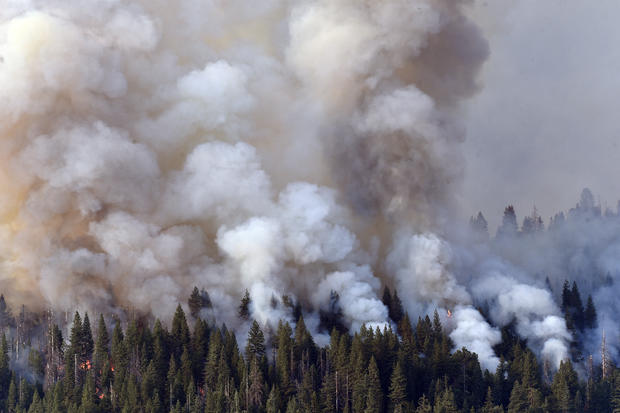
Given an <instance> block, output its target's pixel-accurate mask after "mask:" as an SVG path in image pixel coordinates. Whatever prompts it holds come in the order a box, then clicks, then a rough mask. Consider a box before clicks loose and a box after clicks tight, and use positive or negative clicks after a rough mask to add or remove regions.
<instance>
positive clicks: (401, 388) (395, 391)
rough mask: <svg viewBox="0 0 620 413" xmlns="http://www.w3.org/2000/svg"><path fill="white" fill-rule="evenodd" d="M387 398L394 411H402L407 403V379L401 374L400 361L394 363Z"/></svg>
mask: <svg viewBox="0 0 620 413" xmlns="http://www.w3.org/2000/svg"><path fill="white" fill-rule="evenodd" d="M389 398H390V405H391V407H392V409H393V410H394V411H396V410H397V409H402V408H403V406H404V404H405V402H406V401H407V378H406V377H405V374H404V373H403V369H402V367H401V364H400V361H398V362H396V366H395V367H394V370H393V371H392V377H391V379H390V394H389Z"/></svg>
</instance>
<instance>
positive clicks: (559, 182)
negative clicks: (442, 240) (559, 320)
mask: <svg viewBox="0 0 620 413" xmlns="http://www.w3.org/2000/svg"><path fill="white" fill-rule="evenodd" d="M618 11H620V4H619V3H618V2H615V1H611V0H601V1H595V2H591V1H571V2H565V1H560V0H551V1H545V2H540V1H535V0H525V1H520V2H516V3H515V2H509V1H504V0H501V1H493V2H478V3H477V4H476V5H475V6H473V11H472V15H473V16H474V17H473V18H474V20H475V21H476V22H477V23H478V24H479V25H480V26H481V28H482V31H483V33H484V36H485V37H486V39H487V41H488V42H489V47H490V56H489V58H488V60H487V61H486V63H485V65H484V67H483V69H482V72H481V75H480V78H479V80H480V84H481V86H482V87H481V91H480V93H479V94H478V95H476V96H474V97H473V98H472V99H471V100H470V101H469V102H468V104H467V108H466V112H467V113H466V115H465V119H464V122H465V125H466V128H467V139H466V141H465V144H464V148H463V149H464V154H465V158H466V164H467V167H466V170H467V172H466V175H465V182H464V185H463V187H462V203H461V205H462V213H463V215H464V217H467V216H469V215H473V214H474V213H476V212H477V211H479V210H482V211H483V213H484V214H485V216H486V217H487V219H488V221H489V230H490V232H491V233H492V234H494V233H495V230H496V228H497V223H498V222H499V220H500V219H501V214H502V211H503V208H504V207H505V206H506V205H507V204H514V205H515V208H516V210H517V214H518V218H519V223H521V221H522V219H523V216H524V215H528V214H529V213H530V212H531V211H532V208H533V206H534V205H535V206H536V207H537V209H538V211H539V213H540V214H541V216H542V217H543V219H544V220H545V224H548V220H549V217H550V216H552V215H553V214H554V213H555V212H558V211H560V210H567V209H569V208H571V207H574V205H575V203H576V202H577V201H578V197H579V193H580V191H581V190H582V189H583V188H584V187H589V188H590V189H591V190H592V192H593V193H594V196H595V197H596V198H597V200H599V199H600V202H601V204H602V206H603V209H604V208H605V207H609V208H611V209H612V210H614V211H615V209H616V202H617V200H618V199H619V198H620V181H619V180H618V179H616V176H617V172H618V159H619V156H620V146H619V144H618V141H619V138H620V125H619V122H618V107H619V106H620V94H619V93H618V91H620V76H619V75H620V48H619V47H618V40H619V39H620V27H619V26H618V24H617V15H618Z"/></svg>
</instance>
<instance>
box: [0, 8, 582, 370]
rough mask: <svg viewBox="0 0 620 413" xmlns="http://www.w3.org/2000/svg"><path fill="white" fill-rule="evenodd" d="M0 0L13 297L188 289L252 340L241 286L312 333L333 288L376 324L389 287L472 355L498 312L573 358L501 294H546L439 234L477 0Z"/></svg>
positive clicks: (140, 297) (541, 345)
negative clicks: (201, 292)
mask: <svg viewBox="0 0 620 413" xmlns="http://www.w3.org/2000/svg"><path fill="white" fill-rule="evenodd" d="M5 3H6V6H7V7H3V8H2V11H0V56H1V59H0V61H1V63H0V98H2V101H3V102H10V104H5V105H2V106H0V136H1V137H2V139H1V140H0V160H1V161H2V163H1V165H2V166H1V167H0V258H1V259H2V261H1V263H2V266H1V269H0V279H1V281H2V282H1V284H0V286H1V287H2V288H3V289H4V290H7V291H11V297H13V299H14V300H15V301H19V302H28V303H30V304H32V305H35V306H37V305H38V306H39V307H48V306H51V307H55V308H57V309H59V310H73V309H75V307H78V308H80V309H87V310H91V311H113V312H116V313H122V309H137V310H138V311H146V312H148V313H150V314H152V315H153V316H154V317H160V318H166V317H169V316H170V315H171V314H173V312H174V308H175V307H176V305H177V303H178V302H185V299H186V297H187V296H188V295H189V293H190V291H191V289H192V288H193V286H194V285H197V286H198V287H200V288H205V289H207V290H208V292H209V296H210V298H211V301H212V304H213V309H212V312H213V314H212V315H213V317H214V318H215V319H218V320H222V321H225V322H226V323H227V325H228V326H231V327H233V328H235V329H236V331H237V332H238V334H239V335H240V337H242V336H243V334H244V332H246V331H247V328H248V323H247V322H246V321H243V320H239V318H238V317H236V307H237V305H238V302H239V299H240V297H241V295H242V294H243V291H244V289H245V288H247V289H248V290H249V292H250V294H251V296H252V304H251V306H250V310H251V317H253V318H255V319H257V320H258V321H259V322H260V323H261V324H263V325H266V326H270V327H274V325H273V324H274V323H277V320H278V319H285V320H288V321H290V322H292V323H294V322H295V321H296V320H293V319H292V317H293V315H292V311H291V309H290V307H289V306H287V304H286V302H285V301H288V302H289V303H290V302H291V301H293V302H295V303H300V304H301V305H302V307H303V308H304V311H305V316H306V317H307V325H308V326H309V327H310V328H311V329H312V330H313V333H315V335H316V337H317V338H318V339H319V341H320V340H323V339H325V336H324V335H323V334H322V333H324V332H322V331H320V328H319V326H320V322H319V315H318V314H319V312H320V311H329V310H330V306H333V297H335V296H336V295H335V294H337V297H338V304H339V306H340V309H341V310H342V319H343V322H344V323H345V324H346V326H347V327H349V328H352V329H357V328H359V327H360V326H361V325H363V324H367V325H372V326H387V325H388V324H389V323H390V321H389V320H388V311H387V309H386V307H385V306H384V305H383V303H382V302H381V301H380V300H379V298H378V294H379V293H380V290H381V288H382V286H384V285H393V286H396V287H397V288H398V289H399V294H401V296H402V297H403V301H404V304H405V307H406V309H407V310H408V311H409V313H410V316H411V317H412V318H414V317H416V316H419V315H423V314H426V313H429V312H431V311H432V310H433V309H434V308H439V309H440V310H441V313H442V314H446V313H447V310H453V311H454V316H453V320H451V321H450V322H449V323H446V325H449V327H448V328H451V329H452V333H451V337H452V339H453V340H454V341H455V343H456V344H457V346H468V347H469V348H471V349H472V350H474V351H476V352H478V354H479V356H480V358H481V362H482V364H483V366H484V367H487V368H489V369H493V368H494V366H495V365H496V364H497V356H496V355H495V354H494V353H493V350H492V347H493V346H494V345H495V344H497V343H498V341H499V337H500V336H499V330H498V328H497V327H495V326H492V325H491V323H490V322H493V323H494V324H496V325H503V324H504V323H506V322H508V321H507V320H508V318H510V317H516V318H517V320H518V329H519V333H520V334H522V335H523V336H524V337H526V338H528V339H530V345H531V346H532V347H533V348H535V350H536V351H538V352H539V353H540V354H542V355H544V356H545V357H547V358H549V359H550V360H551V361H553V362H554V363H556V364H557V363H559V360H560V359H561V358H563V357H565V355H566V351H565V349H566V343H567V342H568V341H569V339H570V336H569V335H567V333H566V332H565V330H563V329H562V328H561V325H562V321H563V320H561V318H559V317H558V311H557V308H556V307H555V306H554V305H553V300H551V301H550V302H549V303H548V305H546V306H543V308H540V309H537V310H536V311H532V310H531V309H525V308H523V307H520V306H518V305H515V303H516V302H517V301H518V300H516V299H515V296H518V295H519V294H529V293H532V292H534V293H536V294H539V295H540V296H541V297H542V298H544V299H545V300H547V299H549V300H550V299H551V297H550V296H548V293H547V292H546V291H544V290H540V291H539V289H537V288H538V287H535V286H531V285H529V284H527V283H524V282H523V281H522V280H520V278H519V277H520V276H518V275H514V273H515V272H518V270H516V269H514V268H512V267H509V266H505V267H504V269H503V270H502V271H501V272H500V273H501V277H503V278H501V280H500V279H499V278H497V277H499V276H497V277H496V275H495V273H494V272H487V270H486V267H485V266H484V265H482V263H484V262H487V261H489V260H493V259H494V258H493V257H494V256H495V255H494V254H497V253H496V252H491V251H489V250H484V249H483V248H482V249H476V248H477V247H464V246H461V245H460V244H459V243H458V242H453V240H451V236H450V230H449V223H450V222H452V218H453V216H454V214H455V208H456V202H455V201H456V200H455V197H454V193H455V191H456V189H457V188H458V187H459V186H460V184H461V176H462V174H463V166H464V161H463V156H462V151H461V143H462V141H463V139H464V132H465V130H464V125H463V122H462V116H461V115H462V112H461V110H462V106H463V104H464V102H465V101H466V100H467V99H469V98H470V97H471V96H473V95H474V94H475V93H476V92H477V91H478V89H479V86H480V85H479V83H478V81H477V74H478V71H479V70H480V68H481V65H482V64H483V62H484V61H485V59H486V58H487V56H488V53H489V50H488V45H487V43H486V41H485V40H484V39H483V37H482V35H481V33H480V31H479V30H478V28H477V27H476V26H475V25H474V23H472V21H471V20H469V19H468V18H467V17H466V15H465V11H464V7H465V6H466V5H467V4H468V2H466V1H454V0H443V1H442V0H440V1H437V0H417V1H409V0H407V1H405V0H393V1H370V0H364V1H352V0H337V1H334V0H329V1H328V0H299V1H284V0H282V1H276V0H273V1H265V2H261V3H260V5H258V6H257V5H252V6H251V7H250V6H248V4H246V2H243V1H232V2H226V3H225V4H224V3H212V2H211V3H209V2H207V3H205V2H199V1H194V0H183V1H180V2H175V3H173V4H171V3H170V2H164V1H159V0H155V1H148V2H147V1H140V0H135V1H130V2H120V1H114V0H111V1H107V2H104V3H103V4H96V5H93V4H90V1H77V0H75V1H64V2H59V1H45V2H43V1H36V0H33V1H30V2H27V3H24V2H21V1H20V2H18V1H12V0H7V1H6V2H5ZM481 251H482V252H481ZM499 255H501V254H499ZM470 270H471V271H473V272H474V273H476V274H479V277H478V276H477V277H478V278H476V280H479V279H480V277H482V278H481V279H482V280H488V281H492V280H495V281H496V282H494V283H493V286H494V287H493V288H490V287H489V286H488V285H487V284H480V285H479V284H477V283H476V280H474V277H472V276H471V274H472V272H470ZM493 277H496V279H494V278H493ZM334 293H335V294H334ZM285 296H286V297H288V300H285V299H284V297H285ZM494 296H498V297H499V298H493V297H494ZM480 302H485V303H489V305H491V306H493V308H496V309H497V314H499V316H498V317H497V318H495V319H492V320H486V319H485V318H484V317H483V316H482V315H481V314H480V313H479V312H478V310H476V309H475V305H477V304H479V303H480ZM538 304H540V305H543V303H538ZM442 317H444V319H445V317H446V316H445V315H442ZM414 319H415V318H414ZM446 321H447V320H446Z"/></svg>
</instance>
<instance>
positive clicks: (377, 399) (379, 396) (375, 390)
mask: <svg viewBox="0 0 620 413" xmlns="http://www.w3.org/2000/svg"><path fill="white" fill-rule="evenodd" d="M366 383H367V385H368V393H367V395H366V408H365V410H364V413H381V412H382V411H383V390H382V389H381V380H380V378H379V369H378V367H377V362H376V360H375V357H374V356H372V357H371V358H370V361H369V362H368V375H367V379H366Z"/></svg>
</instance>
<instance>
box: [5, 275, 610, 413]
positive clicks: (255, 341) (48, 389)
mask: <svg viewBox="0 0 620 413" xmlns="http://www.w3.org/2000/svg"><path fill="white" fill-rule="evenodd" d="M251 300H252V298H251V297H250V295H249V294H248V293H247V291H246V293H245V295H244V296H243V299H242V300H241V302H240V303H239V308H238V314H237V316H238V317H239V318H240V319H241V320H243V321H244V322H247V323H248V324H249V325H250V326H251V327H250V329H249V332H248V335H247V340H246V344H245V346H244V347H243V348H241V347H240V346H239V343H238V340H237V338H236V336H235V334H234V332H233V331H231V330H230V329H228V328H227V327H226V325H217V324H216V323H215V322H214V320H209V321H207V320H205V319H203V318H202V317H201V314H204V311H203V310H205V309H208V308H209V307H210V306H211V302H210V299H209V295H208V292H207V291H205V290H199V289H198V288H194V291H193V292H192V294H191V296H190V297H189V298H188V300H187V303H186V304H187V307H186V308H188V309H189V314H186V313H185V312H184V311H183V308H182V306H181V305H179V306H178V307H177V310H176V312H175V314H174V316H173V318H172V323H171V325H170V328H168V327H167V326H166V325H165V324H164V323H162V322H160V321H159V320H156V321H155V322H154V323H149V322H148V320H147V319H145V318H143V317H137V316H136V317H133V318H132V319H131V320H129V321H128V322H125V323H122V322H121V321H120V320H119V319H118V318H115V317H112V318H110V319H105V318H104V316H103V315H100V316H99V318H98V321H97V322H96V326H94V325H92V324H91V321H90V318H89V315H88V314H87V313H85V314H83V315H81V314H80V313H78V312H76V313H75V314H74V316H73V321H72V323H71V328H70V335H69V337H63V334H62V331H61V328H60V327H59V326H58V325H57V324H55V323H53V322H52V321H51V320H53V317H52V314H51V313H48V314H47V318H46V317H42V316H40V315H39V316H37V315H35V314H32V313H29V312H28V311H27V310H26V309H25V308H24V307H22V309H21V311H20V313H19V315H17V316H13V315H12V312H11V310H10V308H9V307H8V306H7V304H6V301H5V299H4V296H2V297H1V298H0V324H1V326H2V328H3V330H5V331H12V332H15V334H13V336H14V338H13V339H9V338H7V336H6V335H3V337H2V341H1V345H0V399H1V402H0V403H1V405H0V410H1V411H4V412H12V413H13V412H14V413H17V412H29V413H34V412H54V413H56V412H85V413H86V412H88V413H92V412H149V413H151V412H152V413H156V412H171V413H177V412H179V413H180V412H192V413H194V412H209V413H212V412H213V413H216V412H218V413H219V412H267V413H276V412H282V413H284V412H286V413H294V412H317V413H318V412H360V413H362V412H363V413H384V412H385V413H391V412H416V413H422V412H433V413H439V412H442V413H449V412H480V413H492V412H493V413H498V412H510V413H512V412H612V411H613V412H616V411H618V410H619V409H620V370H616V368H615V367H614V366H613V362H612V360H611V358H609V357H608V356H607V355H606V354H605V348H604V345H605V343H604V342H603V347H602V359H601V360H602V362H601V363H600V364H597V365H594V363H593V362H592V357H591V356H589V357H586V359H585V363H583V361H584V356H585V355H584V354H583V351H582V349H581V348H580V346H579V343H578V342H575V343H573V346H572V358H573V360H578V361H580V364H585V365H586V366H588V368H587V371H585V373H584V372H582V373H581V374H578V371H577V369H576V368H575V367H574V365H573V362H571V360H568V359H567V360H565V361H563V362H562V363H561V365H560V367H559V369H558V370H557V371H554V370H555V369H552V368H551V367H550V366H549V365H548V364H547V363H542V364H541V363H540V362H539V360H538V359H537V357H536V355H535V354H534V353H533V352H532V351H531V350H530V349H529V348H528V346H527V343H526V342H525V341H524V340H522V339H520V338H519V337H518V335H517V334H516V333H515V331H514V325H507V326H505V327H504V328H502V341H501V343H500V344H499V345H497V346H496V348H495V351H496V353H497V354H498V355H499V356H500V357H501V359H500V363H499V365H498V367H497V370H496V371H488V370H484V371H483V370H482V369H481V366H480V364H479V362H478V357H477V355H476V354H475V353H472V352H470V351H468V350H467V349H465V348H461V349H459V350H457V351H453V350H452V349H453V343H452V342H451V339H450V337H449V336H448V335H447V334H446V333H445V329H444V328H443V326H442V323H441V321H440V316H439V314H438V313H437V311H435V312H434V314H433V317H429V316H425V317H423V318H422V317H420V318H418V319H417V320H411V319H410V318H409V316H408V314H407V313H406V312H405V311H404V310H403V306H402V303H401V300H400V298H399V296H398V291H393V292H392V291H390V290H389V289H388V288H386V289H385V290H384V294H383V302H384V304H385V305H386V307H387V308H388V309H389V315H390V319H391V321H392V322H393V323H392V324H393V325H394V326H396V327H395V329H392V328H389V327H385V328H384V329H383V330H381V329H379V328H377V329H375V330H374V331H373V329H371V328H366V327H365V326H363V327H362V328H361V329H360V330H359V331H357V332H355V333H354V334H353V335H351V334H349V333H348V332H347V330H346V329H345V328H344V326H343V325H342V323H341V322H340V320H339V314H338V313H334V314H326V313H323V314H321V326H322V328H323V329H331V336H330V341H329V344H328V345H327V346H324V347H321V346H318V345H317V344H315V342H314V340H313V338H312V335H311V334H310V332H309V330H308V329H307V328H306V325H305V323H304V318H303V314H302V311H301V307H300V306H299V305H298V304H294V303H292V301H290V300H289V301H287V302H288V304H289V305H290V306H291V311H292V312H293V314H295V315H296V316H297V323H296V324H295V327H294V328H293V327H291V325H290V324H289V323H288V322H283V321H280V322H279V324H278V327H277V330H276V331H263V329H261V326H260V325H259V324H258V323H257V322H256V321H253V320H252V319H251V317H250V308H251ZM562 311H563V312H564V315H565V317H566V320H567V325H568V327H569V328H570V329H571V330H572V331H573V333H575V334H577V336H578V334H579V333H583V332H586V331H588V329H590V328H592V327H593V326H594V325H595V324H596V323H597V320H596V309H595V307H594V304H593V302H592V299H591V298H588V299H587V303H586V305H585V306H584V305H583V303H582V298H581V296H580V293H579V289H578V287H577V285H576V284H575V283H573V285H572V286H571V285H570V284H569V283H568V281H567V282H565V284H564V288H563V291H562ZM123 324H125V328H123V327H122V326H123ZM151 324H152V325H151ZM190 326H191V327H190ZM35 343H36V344H35ZM587 359H589V360H587Z"/></svg>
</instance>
